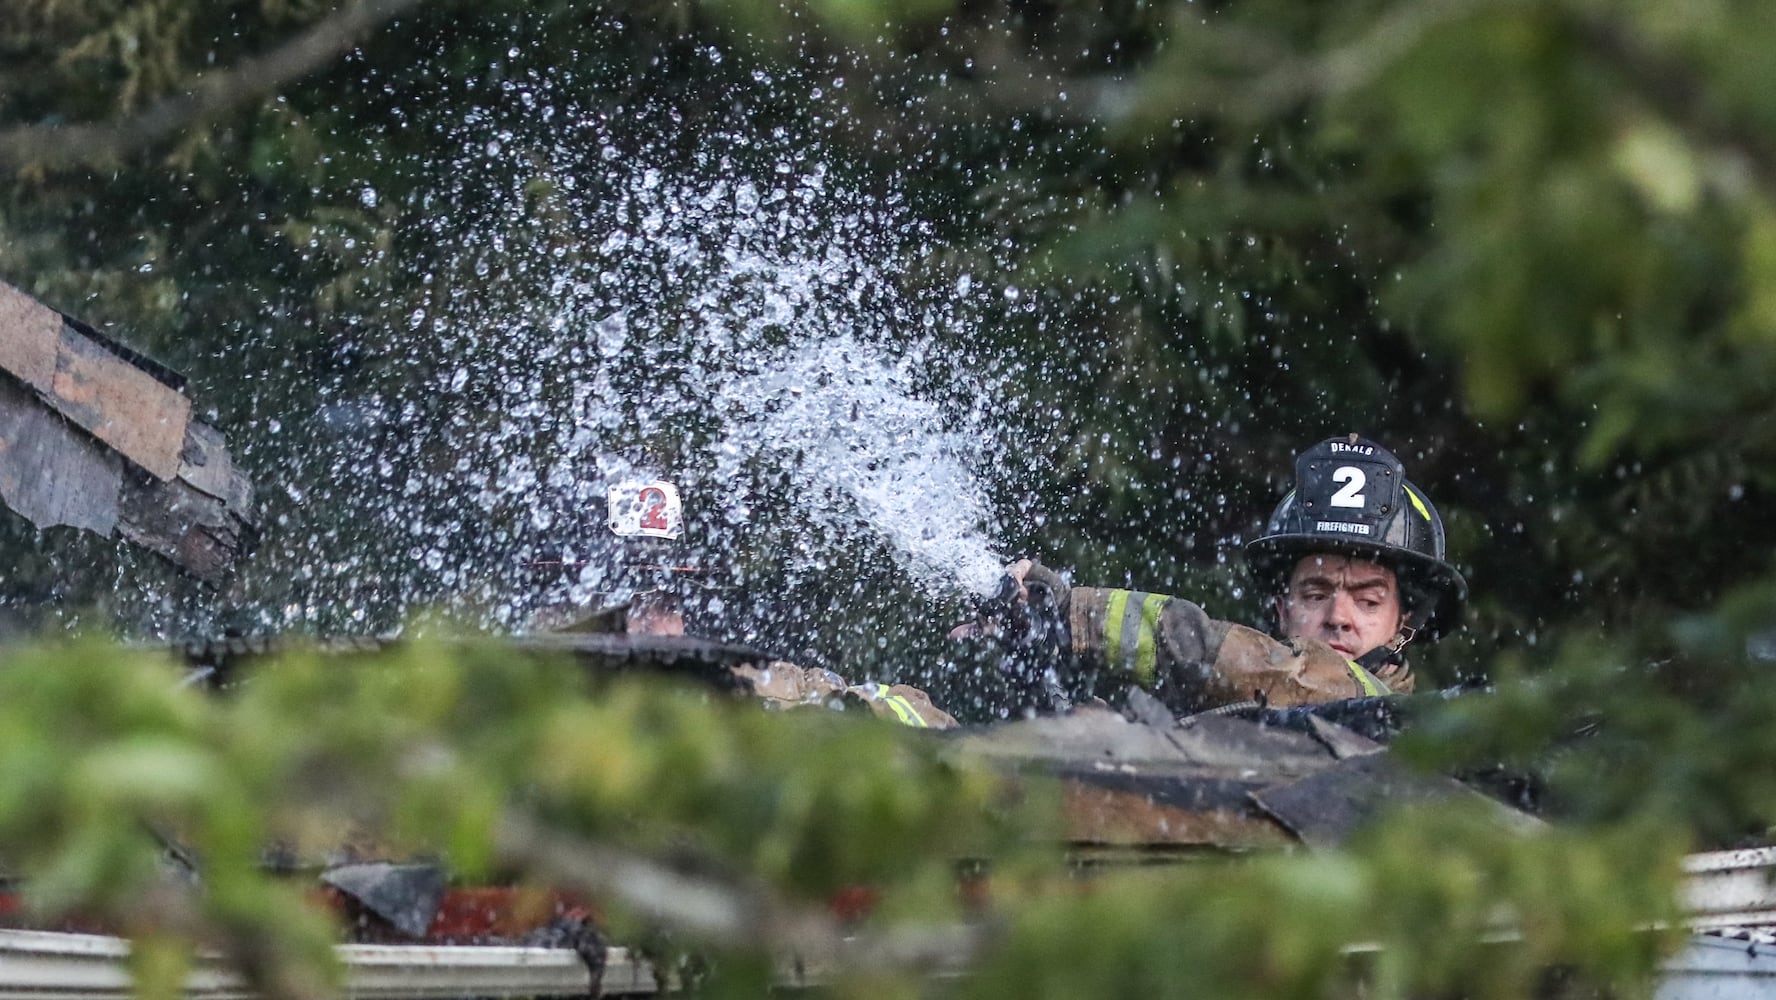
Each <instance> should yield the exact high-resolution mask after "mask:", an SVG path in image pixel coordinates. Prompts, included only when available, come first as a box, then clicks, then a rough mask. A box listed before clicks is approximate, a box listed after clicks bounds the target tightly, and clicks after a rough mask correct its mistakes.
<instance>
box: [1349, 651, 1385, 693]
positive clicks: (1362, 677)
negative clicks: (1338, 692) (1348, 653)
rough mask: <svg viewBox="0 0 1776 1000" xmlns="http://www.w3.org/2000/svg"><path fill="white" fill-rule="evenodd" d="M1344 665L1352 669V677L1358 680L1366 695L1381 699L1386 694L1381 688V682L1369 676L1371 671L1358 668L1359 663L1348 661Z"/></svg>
mask: <svg viewBox="0 0 1776 1000" xmlns="http://www.w3.org/2000/svg"><path fill="white" fill-rule="evenodd" d="M1344 663H1345V666H1348V667H1350V668H1351V676H1352V677H1355V678H1356V679H1357V684H1358V685H1360V686H1361V687H1362V689H1363V693H1364V694H1366V695H1369V696H1370V697H1372V698H1379V697H1380V696H1381V695H1382V694H1383V693H1384V692H1383V691H1382V690H1381V688H1380V687H1379V682H1377V681H1376V679H1375V678H1374V677H1371V676H1370V675H1369V671H1367V670H1364V669H1363V668H1362V667H1359V666H1357V661H1355V660H1346V661H1344Z"/></svg>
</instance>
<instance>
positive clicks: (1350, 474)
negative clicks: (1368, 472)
mask: <svg viewBox="0 0 1776 1000" xmlns="http://www.w3.org/2000/svg"><path fill="white" fill-rule="evenodd" d="M1332 481H1333V482H1335V483H1343V484H1344V485H1343V486H1342V487H1340V488H1339V490H1338V492H1336V493H1334V494H1332V499H1331V500H1329V501H1327V502H1328V503H1330V504H1331V505H1332V506H1334V507H1362V506H1363V484H1364V483H1366V482H1368V479H1367V478H1366V477H1365V476H1364V475H1363V470H1362V469H1359V468H1357V467H1356V466H1354V465H1341V466H1339V467H1338V468H1336V469H1334V470H1332Z"/></svg>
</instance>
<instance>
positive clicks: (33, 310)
mask: <svg viewBox="0 0 1776 1000" xmlns="http://www.w3.org/2000/svg"><path fill="white" fill-rule="evenodd" d="M61 341H62V314H61V313H59V312H56V311H55V310H54V309H51V308H50V307H48V306H46V305H44V304H43V303H41V302H38V301H37V300H36V299H33V298H31V297H30V296H29V295H26V294H25V293H24V292H21V291H19V290H18V289H16V288H14V287H12V286H11V285H9V284H7V283H6V282H4V281H0V368H4V369H6V370H7V371H9V372H11V373H12V375H13V377H14V378H16V379H18V380H19V381H21V382H23V383H25V384H26V385H28V386H31V387H32V388H34V389H47V388H48V387H49V384H50V382H51V381H52V380H53V379H54V378H55V370H56V351H57V350H58V349H59V348H60V345H61Z"/></svg>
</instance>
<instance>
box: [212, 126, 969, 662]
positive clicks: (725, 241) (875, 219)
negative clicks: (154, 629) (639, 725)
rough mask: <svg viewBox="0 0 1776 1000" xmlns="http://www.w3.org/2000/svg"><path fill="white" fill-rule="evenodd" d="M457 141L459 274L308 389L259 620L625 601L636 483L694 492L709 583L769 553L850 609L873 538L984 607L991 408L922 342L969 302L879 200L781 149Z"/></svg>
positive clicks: (906, 221) (495, 617)
mask: <svg viewBox="0 0 1776 1000" xmlns="http://www.w3.org/2000/svg"><path fill="white" fill-rule="evenodd" d="M461 129H462V142H461V148H462V151H463V153H462V161H461V162H459V163H458V164H456V165H454V169H453V170H452V171H450V172H449V175H450V176H454V177H457V178H459V179H461V180H459V182H458V183H459V187H458V188H457V189H455V190H449V191H441V192H439V193H438V194H437V195H436V196H435V199H434V200H433V202H432V203H431V205H430V207H431V208H432V209H433V211H432V212H431V216H430V217H431V218H432V219H433V220H434V221H433V223H432V225H433V227H434V232H435V238H436V240H437V241H438V242H439V244H440V245H443V246H449V247H453V248H456V252H455V253H454V254H452V255H451V256H449V257H447V258H446V259H445V260H444V261H443V263H442V265H441V266H440V267H439V269H438V270H436V271H435V272H433V273H429V274H426V275H425V276H424V277H423V279H422V281H421V283H420V284H421V286H422V287H421V290H420V291H418V292H417V293H416V294H415V296H414V302H413V306H412V308H411V310H410V311H409V312H408V314H407V317H406V322H407V325H408V334H409V335H408V336H407V337H406V338H404V339H403V340H401V341H400V342H399V345H398V346H397V347H396V348H395V349H394V350H393V351H392V352H391V353H390V354H388V355H387V356H384V357H380V358H378V359H377V363H376V364H375V365H374V366H367V367H359V368H355V369H353V370H350V371H348V372H346V373H344V374H342V375H340V376H338V377H336V378H335V379H333V380H332V381H330V382H328V383H326V384H323V385H322V387H321V390H320V403H319V405H318V407H317V409H316V411H315V413H314V414H313V418H312V421H311V424H310V426H309V428H308V430H309V434H310V435H311V438H310V443H309V444H308V445H307V446H306V447H303V448H301V449H299V450H295V451H294V452H293V453H286V454H283V455H281V456H280V457H279V460H278V462H279V463H280V467H281V469H282V470H283V472H284V475H282V477H281V478H280V481H278V482H277V483H275V484H272V486H273V488H274V489H280V490H281V491H282V495H281V496H278V497H275V498H274V499H275V500H277V501H278V502H277V503H275V504H274V507H276V508H277V509H276V512H275V515H274V516H275V524H276V529H277V530H275V531H274V532H273V533H272V538H271V539H270V545H269V546H268V547H269V549H270V551H262V552H261V553H260V554H259V556H258V558H257V559H256V560H255V564H254V567H253V568H252V569H251V570H250V571H249V577H248V580H247V584H246V592H247V593H248V594H249V595H254V596H249V602H254V601H256V603H257V605H258V606H259V607H261V608H262V611H261V613H260V614H261V619H260V623H259V625H260V627H265V628H271V629H288V628H293V627H294V628H318V629H322V630H333V629H340V628H352V627H370V626H374V625H378V624H386V623H391V622H396V621H399V620H400V619H401V618H402V616H404V615H407V614H410V613H411V612H412V611H413V610H414V609H416V608H420V607H434V608H438V607H442V608H446V609H448V610H450V611H451V612H452V613H453V614H455V615H456V616H458V617H460V618H464V619H467V620H468V621H470V622H471V623H473V624H475V625H478V626H482V627H494V628H511V627H521V626H522V623H523V621H524V620H525V616H526V614H527V612H528V611H529V609H530V608H531V607H533V606H534V604H535V602H536V600H537V599H538V598H539V596H540V595H541V594H542V592H543V590H544V589H546V588H545V587H543V586H542V585H541V584H539V582H538V580H537V578H536V573H535V570H534V568H535V567H536V566H537V565H538V564H539V563H543V562H555V563H563V562H565V563H570V564H575V565H579V566H581V567H583V569H582V570H581V572H580V573H579V574H578V575H577V576H576V577H575V578H573V579H572V580H571V581H570V582H569V586H570V590H571V592H572V594H573V595H574V596H577V597H582V598H583V597H589V595H590V594H592V593H594V592H597V593H604V594H606V595H607V596H617V597H620V596H621V594H615V595H611V589H612V581H611V580H610V579H609V578H608V575H607V574H606V573H604V572H603V570H602V568H601V567H602V566H603V565H605V564H606V562H607V561H608V552H607V550H606V548H607V545H608V541H609V539H608V533H607V532H605V531H604V530H603V528H602V523H601V522H602V519H603V514H602V507H601V504H602V498H603V493H604V488H605V485H606V484H607V483H608V482H611V481H615V480H619V479H624V478H629V477H631V476H633V475H634V474H636V473H638V472H652V473H661V474H665V475H667V476H669V477H672V478H674V479H676V480H677V481H679V482H680V483H681V484H682V485H683V486H684V488H685V493H686V497H687V507H688V509H689V517H690V519H691V527H692V538H693V539H695V544H696V545H698V546H699V547H700V548H701V550H702V551H701V556H700V558H701V561H702V562H703V563H704V564H705V565H708V566H715V567H720V566H722V565H725V564H728V563H736V562H751V563H754V564H756V563H758V561H759V555H758V553H760V552H765V553H769V554H770V556H771V557H772V558H775V559H778V560H781V561H782V562H783V563H784V565H783V566H781V567H778V568H777V569H776V570H775V572H778V573H780V574H783V575H785V576H786V577H787V578H790V579H793V580H800V581H802V582H803V583H807V582H809V581H811V580H812V579H813V578H814V577H816V576H822V575H824V576H825V577H827V578H828V587H827V590H828V591H833V590H835V589H836V591H837V592H841V593H842V592H845V591H846V590H851V591H852V592H854V593H856V594H859V595H861V594H862V593H863V589H862V588H858V587H853V586H852V585H850V584H849V583H846V582H844V578H845V577H846V575H847V574H848V573H855V572H857V571H858V567H856V566H848V565H846V554H847V553H851V554H853V555H854V554H855V553H857V552H859V551H862V550H864V549H867V548H868V547H869V546H871V545H881V546H883V547H884V548H885V550H886V551H887V552H889V553H891V554H892V558H893V560H894V562H895V564H896V567H897V571H898V572H899V573H901V574H904V575H905V576H906V578H907V579H909V580H911V581H913V582H914V583H915V584H916V585H917V586H918V587H919V588H921V589H922V590H923V591H924V592H925V593H926V594H927V595H928V596H941V595H944V594H954V593H955V592H956V591H957V590H958V589H961V590H969V591H985V590H987V589H989V588H990V587H991V586H992V584H993V583H994V581H995V580H996V579H997V576H998V572H999V566H1000V565H1001V564H1002V562H1003V560H1002V559H1001V558H1000V556H999V555H998V554H997V553H996V552H994V550H993V547H992V545H991V544H990V542H989V540H988V536H987V533H986V530H985V529H986V525H987V523H988V521H989V517H990V511H989V506H988V504H987V502H986V499H985V497H984V493H983V481H982V478H981V477H982V473H983V470H984V469H985V467H986V466H987V465H989V464H990V463H991V462H992V455H991V454H990V453H989V452H988V451H987V450H986V446H985V443H984V442H987V441H989V440H992V435H990V434H989V433H987V430H988V427H989V425H988V422H987V416H988V415H987V414H986V413H985V412H984V411H983V410H982V409H981V407H980V404H979V401H980V400H983V399H991V398H993V397H994V396H995V395H996V394H997V389H996V387H995V386H994V385H993V384H992V383H991V380H990V378H988V377H987V376H984V375H982V374H981V373H980V371H979V370H978V369H977V368H973V367H964V366H961V365H958V364H955V363H953V361H952V360H951V359H948V358H945V357H943V356H942V354H941V353H940V352H939V351H938V349H937V348H936V347H935V346H934V344H935V340H934V338H933V337H932V336H931V335H930V333H931V331H934V330H938V329H943V328H946V327H953V326H954V325H955V324H959V323H966V322H967V321H968V314H967V310H966V302H965V301H960V302H959V301H957V300H955V299H954V297H953V290H946V295H944V296H943V297H933V296H930V295H925V294H922V293H920V292H918V291H917V290H914V289H909V288H906V287H903V286H902V282H901V281H900V274H901V267H902V263H901V262H904V261H906V260H908V259H910V258H912V257H916V256H918V255H919V254H921V253H924V252H926V250H927V249H928V248H926V247H924V246H922V245H921V240H922V239H924V238H925V237H924V234H923V233H922V231H921V229H920V227H919V226H918V225H917V224H915V223H914V222H913V221H912V220H911V219H910V218H909V216H908V213H907V212H906V211H905V209H904V206H902V205H901V204H900V202H899V199H898V197H897V196H896V194H895V193H894V192H893V190H892V189H888V190H866V189H865V187H864V186H863V185H861V184H858V183H854V180H855V179H849V180H841V178H840V176H839V173H838V172H837V171H836V170H834V168H832V167H831V166H830V165H829V164H828V163H827V162H826V161H825V160H824V159H823V158H822V155H821V153H820V151H819V149H818V147H810V146H808V145H807V144H805V143H802V142H799V141H791V139H790V138H789V137H787V136H784V135H781V134H778V135H776V136H773V137H760V136H757V135H751V134H745V133H741V132H729V133H715V134H711V135H708V136H704V137H702V138H701V139H700V140H699V144H698V148H697V149H696V150H695V151H694V152H693V153H692V154H691V155H689V156H688V157H684V156H668V155H665V154H659V155H650V153H649V151H647V150H645V149H644V150H641V151H639V153H638V151H636V150H635V149H633V148H625V149H621V150H619V148H618V144H617V143H616V140H614V139H612V138H611V136H610V135H609V134H608V132H607V130H606V128H605V125H604V123H603V122H602V121H599V120H595V119H592V120H586V121H582V122H579V123H578V124H577V125H574V126H572V127H566V128H563V127H557V128H555V129H553V130H552V131H551V133H550V138H549V139H548V140H547V141H532V142H526V141H525V139H524V138H523V137H521V136H518V135H515V134H514V133H513V132H511V131H510V130H506V129H502V128H499V127H498V126H496V125H495V124H494V123H493V122H492V121H491V120H488V121H477V120H471V121H469V122H465V123H463V124H462V125H461ZM515 150H521V151H522V154H523V155H522V156H521V157H519V158H518V160H517V161H515V160H514V156H513V154H514V151H515ZM514 162H523V163H527V164H530V165H531V167H530V168H529V169H525V170H514V169H513V168H512V165H513V163H514ZM761 165H763V166H764V168H765V169H763V170H762V171H761V170H760V169H759V168H760V166H761ZM490 175H491V176H492V177H494V178H496V179H495V180H489V177H490ZM514 232H519V233H524V232H528V233H531V234H533V238H532V239H530V240H528V241H526V242H523V243H518V242H515V241H514V240H513V238H512V236H511V234H512V233H514ZM278 438H279V435H273V439H272V441H273V445H274V446H277V445H278V444H279V443H280V442H279V440H278ZM290 441H291V436H284V437H283V440H282V442H281V444H282V446H283V447H285V448H286V449H288V446H289V444H290ZM749 553H750V554H749ZM754 576H755V577H756V576H757V574H756V572H755V574H754ZM834 579H837V580H839V581H840V582H839V584H838V586H837V587H836V588H834V587H833V586H831V582H832V581H833V580H834ZM274 595H275V597H274ZM706 610H713V611H715V612H718V614H717V617H718V618H719V611H720V610H721V603H720V601H719V600H717V601H714V602H712V603H711V604H710V605H708V606H707V607H706Z"/></svg>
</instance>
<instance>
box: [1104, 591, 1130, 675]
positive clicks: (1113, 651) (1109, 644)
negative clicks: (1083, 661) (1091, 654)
mask: <svg viewBox="0 0 1776 1000" xmlns="http://www.w3.org/2000/svg"><path fill="white" fill-rule="evenodd" d="M1128 603H1129V592H1128V591H1126V590H1112V591H1111V592H1110V604H1109V606H1108V607H1106V608H1105V609H1104V662H1106V663H1108V664H1109V665H1110V666H1112V667H1114V666H1116V665H1117V663H1116V661H1118V660H1120V659H1122V618H1123V615H1125V614H1127V613H1128Z"/></svg>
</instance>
